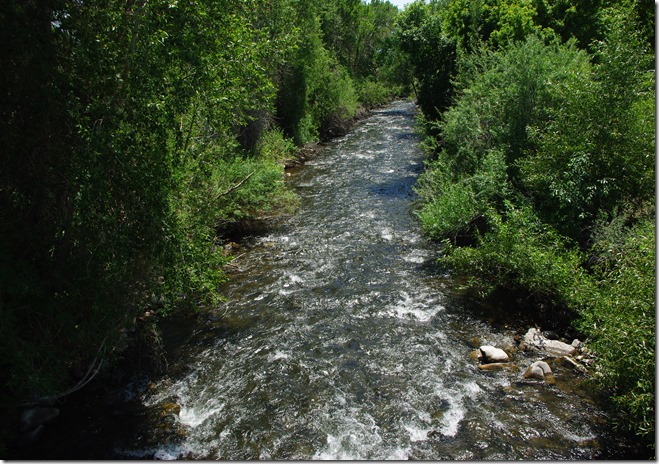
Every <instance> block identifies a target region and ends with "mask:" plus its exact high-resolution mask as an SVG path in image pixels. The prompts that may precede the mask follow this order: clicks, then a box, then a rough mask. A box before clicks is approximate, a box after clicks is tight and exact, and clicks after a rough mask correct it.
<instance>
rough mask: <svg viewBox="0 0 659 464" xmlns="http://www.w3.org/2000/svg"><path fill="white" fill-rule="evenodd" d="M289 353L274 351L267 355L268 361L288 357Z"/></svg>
mask: <svg viewBox="0 0 659 464" xmlns="http://www.w3.org/2000/svg"><path fill="white" fill-rule="evenodd" d="M290 357H291V356H290V355H289V354H288V353H282V352H281V351H275V352H274V353H270V354H269V355H268V362H275V361H279V360H280V359H290Z"/></svg>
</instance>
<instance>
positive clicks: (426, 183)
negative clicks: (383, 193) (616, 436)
mask: <svg viewBox="0 0 659 464" xmlns="http://www.w3.org/2000/svg"><path fill="white" fill-rule="evenodd" d="M570 3H571V2H557V3H554V4H549V3H546V2H542V1H540V2H525V1H519V2H509V1H506V2H504V1H501V2H485V1H483V2H473V3H471V2H470V3H469V4H467V2H464V1H463V0H452V1H449V2H447V3H446V5H445V7H444V8H442V6H441V5H442V4H440V3H438V2H437V3H435V2H432V3H431V5H430V6H424V5H422V4H420V3H415V4H414V8H413V9H411V10H410V11H409V12H408V13H407V16H405V17H404V19H406V21H405V22H403V23H402V24H403V27H405V28H407V29H406V30H404V31H403V32H402V33H401V35H402V37H403V38H407V39H408V40H410V41H412V42H413V43H418V44H424V43H425V42H428V41H430V40H436V38H438V37H441V38H443V39H442V40H444V41H446V42H447V43H448V42H450V41H455V43H456V44H457V55H456V59H455V72H454V74H453V75H452V77H450V78H449V79H448V81H449V87H448V90H446V89H445V90H443V91H442V92H443V95H447V94H451V93H453V94H454V95H455V97H454V98H453V100H452V104H451V106H450V107H448V108H447V109H446V110H445V111H444V112H442V113H441V115H439V116H438V113H437V111H436V108H433V107H430V108H429V106H428V104H429V103H430V102H431V100H426V101H425V102H424V101H423V98H424V95H423V94H422V93H419V99H420V104H421V108H422V110H423V111H424V117H423V118H421V120H422V127H423V128H424V129H425V132H426V139H425V141H424V143H423V145H424V147H425V148H426V150H427V151H428V154H429V161H428V162H427V165H426V172H425V173H424V174H423V175H422V176H421V178H420V180H419V185H418V191H419V194H420V198H421V207H420V208H419V212H418V214H419V217H420V219H421V222H422V225H423V227H424V230H425V231H426V232H427V233H428V234H429V235H430V236H431V237H432V238H434V239H436V240H440V241H444V256H443V258H442V261H443V262H444V263H445V264H447V265H448V266H449V267H450V268H451V269H453V271H454V272H456V273H460V274H464V275H467V276H470V277H471V279H470V282H471V285H473V286H474V287H476V288H479V289H480V290H482V291H491V290H494V289H497V288H504V289H507V290H508V291H510V292H514V293H515V294H516V295H526V297H527V298H526V301H528V302H529V303H531V302H533V303H542V304H544V305H546V304H551V305H553V306H555V307H559V308H562V309H566V310H568V311H569V312H571V313H572V314H574V324H575V325H576V326H577V327H578V328H579V329H581V330H582V331H583V332H584V333H585V334H586V335H587V336H588V337H589V342H590V344H591V347H592V348H593V349H594V350H595V351H596V352H597V355H598V359H599V363H598V368H597V369H598V375H597V381H598V383H599V385H600V387H602V388H603V389H605V390H606V391H607V392H608V393H609V394H610V395H611V398H612V399H613V401H614V402H615V403H616V405H617V406H618V407H619V412H620V415H619V421H618V423H619V425H620V426H621V427H624V428H629V429H630V430H634V431H635V432H636V433H637V434H638V435H640V436H643V437H645V438H648V441H649V440H651V438H652V437H653V435H654V430H655V423H654V401H655V394H654V390H655V381H654V364H655V340H654V326H655V309H654V294H655V269H654V267H653V266H654V264H653V263H654V259H655V249H654V247H655V237H654V224H655V206H654V191H655V164H654V152H655V150H654V148H655V138H654V134H655V132H654V131H655V121H654V113H655V111H654V109H655V108H654V104H655V103H654V102H655V92H654V84H655V82H654V71H653V69H652V68H653V65H652V58H653V55H652V51H650V49H649V43H651V42H650V41H649V40H648V39H650V38H651V37H650V34H649V32H648V31H649V29H648V28H646V27H645V26H646V22H647V15H646V14H645V9H644V7H640V6H639V5H637V4H635V3H632V2H629V3H627V2H620V3H618V4H615V5H613V6H610V7H607V8H604V7H603V6H602V5H599V4H597V3H595V4H593V5H590V6H584V5H582V4H581V3H579V4H578V5H576V4H574V5H570ZM431 25H433V27H430V26H431ZM577 46H578V47H580V48H577ZM406 50H408V52H409V53H410V54H412V55H413V56H412V57H411V58H410V61H411V62H412V63H414V62H415V60H419V59H423V58H426V57H427V56H428V53H427V51H426V50H424V48H423V46H420V47H419V49H418V50H415V49H414V48H413V47H408V48H406ZM425 65H426V66H427V67H426V68H422V67H419V68H417V69H415V71H416V76H417V78H418V79H420V80H421V81H422V82H423V81H424V80H425V81H427V80H428V79H429V77H428V76H432V78H436V77H437V76H442V75H444V73H445V70H446V64H445V63H441V64H435V65H434V67H433V65H432V64H429V63H425ZM433 73H434V74H433ZM440 109H441V108H440ZM465 238H466V239H465ZM464 245H467V246H464ZM530 307H531V308H532V307H533V305H531V306H530Z"/></svg>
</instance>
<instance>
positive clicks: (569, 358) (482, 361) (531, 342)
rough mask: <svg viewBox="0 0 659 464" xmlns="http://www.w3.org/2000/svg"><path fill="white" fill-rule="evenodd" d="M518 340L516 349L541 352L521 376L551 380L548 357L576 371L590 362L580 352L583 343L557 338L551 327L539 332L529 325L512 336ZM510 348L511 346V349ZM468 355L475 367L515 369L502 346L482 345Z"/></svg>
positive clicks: (551, 381) (516, 367)
mask: <svg viewBox="0 0 659 464" xmlns="http://www.w3.org/2000/svg"><path fill="white" fill-rule="evenodd" d="M516 341H517V342H518V343H519V348H518V349H519V350H520V351H522V352H526V353H528V354H537V355H541V356H542V358H541V359H540V360H536V361H534V362H532V363H531V365H529V366H528V367H527V368H526V370H525V371H524V374H522V378H523V379H528V380H541V381H545V382H549V383H554V374H553V372H552V369H551V367H550V366H549V363H547V362H546V361H547V360H549V361H550V362H552V361H553V360H559V361H560V362H561V365H562V366H564V367H567V368H570V369H573V370H576V371H578V372H580V373H583V374H587V373H588V369H587V367H586V365H588V364H590V363H589V361H592V360H590V359H587V356H586V355H585V354H584V353H583V352H585V347H584V345H583V343H581V342H580V341H579V340H577V339H575V340H573V341H572V343H567V341H566V340H565V339H563V340H561V339H560V337H559V335H558V334H556V333H555V332H552V331H544V332H541V331H540V330H539V329H537V328H530V329H529V330H528V331H527V332H526V334H524V336H523V337H516ZM511 351H514V349H511ZM472 357H473V358H474V359H477V360H478V361H479V365H478V368H479V369H480V370H484V371H494V370H500V369H513V370H515V369H519V367H518V366H517V365H516V364H515V363H514V362H511V359H510V356H509V354H508V353H506V352H505V351H504V350H503V349H501V348H497V347H495V346H492V345H482V346H480V348H479V349H478V350H476V351H474V352H472Z"/></svg>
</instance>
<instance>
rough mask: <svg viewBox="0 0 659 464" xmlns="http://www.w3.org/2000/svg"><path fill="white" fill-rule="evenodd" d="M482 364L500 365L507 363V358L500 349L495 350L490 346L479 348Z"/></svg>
mask: <svg viewBox="0 0 659 464" xmlns="http://www.w3.org/2000/svg"><path fill="white" fill-rule="evenodd" d="M480 350H481V355H482V357H483V362H484V363H500V362H507V361H509V359H510V358H509V357H508V355H507V354H506V352H505V351H503V350H502V349H501V348H495V347H493V346H491V345H483V346H481V347H480Z"/></svg>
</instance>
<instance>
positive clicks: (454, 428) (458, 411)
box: [439, 381, 482, 437]
mask: <svg viewBox="0 0 659 464" xmlns="http://www.w3.org/2000/svg"><path fill="white" fill-rule="evenodd" d="M462 387H463V390H462V391H453V392H451V393H452V394H451V396H449V397H448V398H446V399H447V401H448V403H449V409H448V411H446V413H444V416H443V417H442V426H441V427H440V429H439V432H440V433H441V434H442V435H444V436H446V437H455V435H456V434H457V433H458V428H459V426H460V422H461V421H462V419H464V417H465V414H466V412H467V407H466V406H465V404H464V399H465V398H474V397H476V396H477V395H478V394H479V393H480V392H481V391H482V390H481V387H480V386H479V385H478V384H477V383H476V382H473V381H472V382H467V383H465V384H463V385H462ZM440 391H441V393H442V394H444V392H443V388H442V389H441V390H440Z"/></svg>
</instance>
